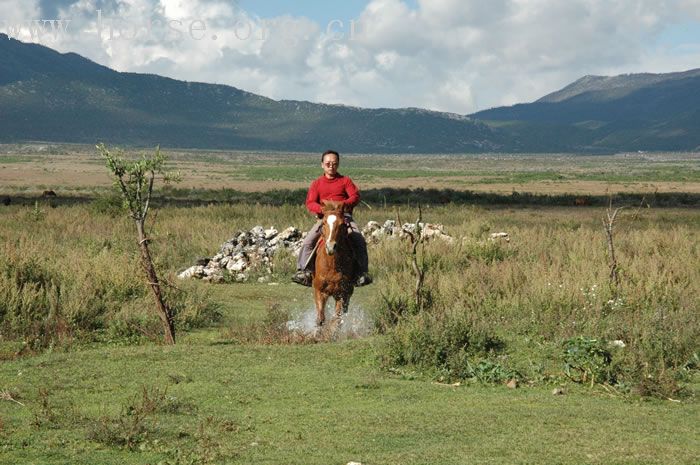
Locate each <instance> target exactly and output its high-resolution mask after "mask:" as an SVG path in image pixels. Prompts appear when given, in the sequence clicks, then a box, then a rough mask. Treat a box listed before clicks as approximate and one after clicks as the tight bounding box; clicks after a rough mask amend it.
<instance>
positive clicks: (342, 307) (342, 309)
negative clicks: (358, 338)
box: [335, 296, 348, 318]
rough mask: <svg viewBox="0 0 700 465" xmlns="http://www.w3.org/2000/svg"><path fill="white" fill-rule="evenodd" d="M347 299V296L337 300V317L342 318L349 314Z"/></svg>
mask: <svg viewBox="0 0 700 465" xmlns="http://www.w3.org/2000/svg"><path fill="white" fill-rule="evenodd" d="M346 302H347V298H346V297H345V296H343V297H340V298H337V299H335V317H336V318H340V316H341V314H342V313H347V309H346V308H347V306H348V305H347V303H346Z"/></svg>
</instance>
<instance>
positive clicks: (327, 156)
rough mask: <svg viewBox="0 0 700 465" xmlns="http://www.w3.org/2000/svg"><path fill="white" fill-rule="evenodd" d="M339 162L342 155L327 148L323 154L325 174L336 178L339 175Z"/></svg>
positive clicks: (322, 160)
mask: <svg viewBox="0 0 700 465" xmlns="http://www.w3.org/2000/svg"><path fill="white" fill-rule="evenodd" d="M339 164H340V155H339V154H338V152H336V151H335V150H326V151H325V152H323V155H321V168H323V174H324V175H325V176H326V177H327V178H329V179H330V178H334V177H336V176H337V175H338V165H339Z"/></svg>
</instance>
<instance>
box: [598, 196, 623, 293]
mask: <svg viewBox="0 0 700 465" xmlns="http://www.w3.org/2000/svg"><path fill="white" fill-rule="evenodd" d="M623 208H625V207H617V208H616V209H615V210H613V208H612V198H611V199H610V203H609V204H608V209H607V211H606V218H603V227H604V228H605V236H606V238H607V241H608V266H609V267H610V275H609V277H608V279H609V283H610V288H611V289H613V292H614V294H615V296H616V297H617V294H618V292H619V291H620V276H619V274H618V272H617V271H618V270H617V258H616V257H615V244H614V242H613V228H614V227H615V220H616V219H617V214H618V213H619V212H620V210H622V209H623Z"/></svg>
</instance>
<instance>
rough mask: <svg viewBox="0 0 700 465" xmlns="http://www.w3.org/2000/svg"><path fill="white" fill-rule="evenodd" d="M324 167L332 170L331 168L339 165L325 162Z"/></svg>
mask: <svg viewBox="0 0 700 465" xmlns="http://www.w3.org/2000/svg"><path fill="white" fill-rule="evenodd" d="M324 165H325V166H327V167H329V168H330V167H331V166H338V164H337V163H333V162H331V161H327V162H325V163H324Z"/></svg>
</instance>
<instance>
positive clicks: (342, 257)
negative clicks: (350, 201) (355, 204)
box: [312, 200, 357, 327]
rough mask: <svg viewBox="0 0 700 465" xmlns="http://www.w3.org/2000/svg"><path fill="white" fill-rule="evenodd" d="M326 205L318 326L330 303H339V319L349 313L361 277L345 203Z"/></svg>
mask: <svg viewBox="0 0 700 465" xmlns="http://www.w3.org/2000/svg"><path fill="white" fill-rule="evenodd" d="M321 203H322V205H323V229H322V232H321V237H320V238H319V243H318V245H317V247H316V249H317V251H316V261H315V264H316V267H315V269H314V272H313V279H312V286H313V288H314V300H315V302H316V326H319V327H320V326H323V323H324V322H325V320H326V314H325V310H326V302H327V301H328V298H329V297H333V299H334V300H335V317H336V318H340V317H341V315H342V313H347V312H348V306H349V304H350V297H351V296H352V293H353V291H354V290H355V288H354V283H355V277H356V275H357V265H356V263H355V257H354V254H353V251H352V246H351V243H350V239H349V238H348V225H347V224H346V223H345V216H344V213H345V207H344V205H343V202H336V201H331V200H325V201H322V202H321Z"/></svg>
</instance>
